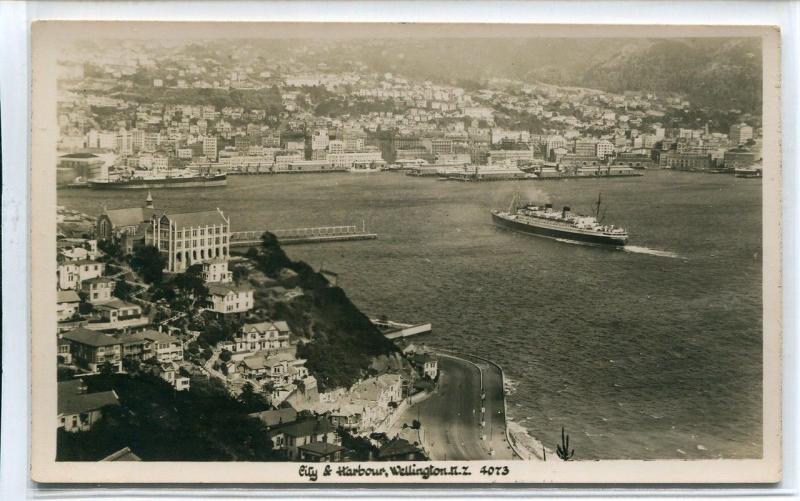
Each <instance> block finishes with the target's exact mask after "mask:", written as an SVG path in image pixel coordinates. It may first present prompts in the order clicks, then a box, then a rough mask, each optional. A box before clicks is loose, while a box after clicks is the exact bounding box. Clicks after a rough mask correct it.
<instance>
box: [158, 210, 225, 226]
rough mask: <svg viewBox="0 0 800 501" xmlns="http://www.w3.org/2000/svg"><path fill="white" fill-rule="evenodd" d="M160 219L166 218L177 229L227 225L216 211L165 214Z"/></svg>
mask: <svg viewBox="0 0 800 501" xmlns="http://www.w3.org/2000/svg"><path fill="white" fill-rule="evenodd" d="M162 217H166V218H168V219H169V220H170V221H171V222H172V223H174V224H175V227H176V228H178V229H180V228H196V227H199V226H211V225H220V224H224V225H227V224H228V221H227V220H226V219H225V217H224V216H223V215H222V213H221V212H220V211H218V210H204V211H197V212H182V213H173V214H169V213H167V214H164V216H162Z"/></svg>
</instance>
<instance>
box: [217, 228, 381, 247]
mask: <svg viewBox="0 0 800 501" xmlns="http://www.w3.org/2000/svg"><path fill="white" fill-rule="evenodd" d="M270 232H271V233H272V234H273V235H275V236H276V237H277V239H278V242H279V243H280V244H281V245H296V244H311V243H325V242H344V241H349V240H375V239H376V238H378V234H377V233H368V232H367V231H366V229H365V228H364V227H362V228H361V229H359V228H358V226H355V225H351V226H319V227H316V228H293V229H288V230H270ZM263 234H264V231H233V232H231V247H248V246H253V245H259V244H260V243H261V235H263Z"/></svg>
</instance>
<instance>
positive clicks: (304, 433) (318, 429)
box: [272, 418, 336, 437]
mask: <svg viewBox="0 0 800 501" xmlns="http://www.w3.org/2000/svg"><path fill="white" fill-rule="evenodd" d="M333 431H336V427H335V426H333V423H331V422H330V421H328V420H327V419H323V418H317V419H307V420H305V421H300V422H297V423H294V424H290V425H288V426H284V427H281V428H280V429H279V430H275V431H274V432H273V433H272V434H278V433H283V434H284V435H288V436H290V437H310V436H311V435H321V434H323V433H330V432H333Z"/></svg>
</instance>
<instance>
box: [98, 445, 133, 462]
mask: <svg viewBox="0 0 800 501" xmlns="http://www.w3.org/2000/svg"><path fill="white" fill-rule="evenodd" d="M141 460H142V458H140V457H139V456H137V455H136V454H134V453H133V451H131V448H130V447H125V448H122V449H120V450H118V451H117V452H115V453H113V454H110V455H108V456H106V457H104V458H103V459H101V460H100V461H141Z"/></svg>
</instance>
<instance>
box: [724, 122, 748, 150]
mask: <svg viewBox="0 0 800 501" xmlns="http://www.w3.org/2000/svg"><path fill="white" fill-rule="evenodd" d="M752 138H753V128H752V127H750V126H749V125H747V124H745V123H740V124H733V125H731V128H730V131H729V132H728V139H729V140H730V142H731V144H733V145H739V144H744V143H746V142H747V141H748V140H750V139H752Z"/></svg>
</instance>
